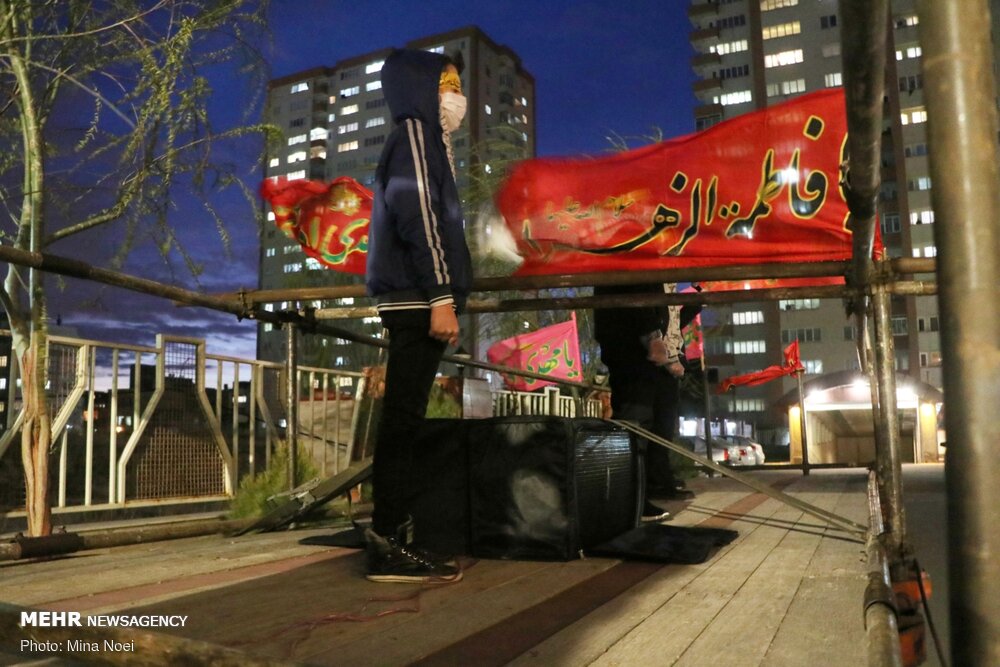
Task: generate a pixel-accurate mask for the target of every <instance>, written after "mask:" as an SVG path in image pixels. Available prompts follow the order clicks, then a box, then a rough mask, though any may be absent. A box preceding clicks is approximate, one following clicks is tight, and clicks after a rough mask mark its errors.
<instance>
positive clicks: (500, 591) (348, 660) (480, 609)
mask: <svg viewBox="0 0 1000 667" xmlns="http://www.w3.org/2000/svg"><path fill="white" fill-rule="evenodd" d="M494 562H495V561H494ZM494 562H490V563H488V564H490V565H492V564H493V563H494ZM618 562H619V561H615V560H611V559H587V560H577V561H570V562H565V563H551V564H549V566H548V567H546V568H544V569H539V570H536V571H535V572H532V573H530V574H527V575H526V576H522V577H519V578H518V579H515V580H513V581H509V582H505V583H503V584H502V585H499V586H494V587H491V588H490V589H486V590H481V591H477V592H476V593H475V594H472V595H465V596H463V597H460V598H456V599H454V600H453V601H451V603H450V604H447V605H441V606H438V607H436V608H434V609H428V610H427V613H421V614H419V615H412V616H407V617H405V618H404V617H399V621H400V623H399V624H397V625H396V626H395V627H392V628H379V629H378V644H377V645H378V663H379V664H380V665H387V666H388V665H406V664H410V663H412V662H413V661H414V660H415V659H418V658H420V657H422V656H427V655H430V654H432V653H434V652H436V651H439V650H441V649H442V648H444V647H447V646H449V645H451V644H453V643H455V642H457V641H459V640H461V639H463V638H465V637H468V636H469V635H473V634H474V633H477V632H479V631H481V630H483V629H485V628H489V627H491V626H495V625H496V624H498V623H509V622H510V620H511V618H512V617H515V616H516V615H517V613H518V612H520V611H522V610H525V609H527V608H530V607H533V606H535V605H538V604H540V603H543V602H545V601H546V600H548V599H551V598H553V597H555V596H557V595H558V594H559V593H561V592H562V591H565V590H566V589H568V588H571V587H573V586H575V585H577V584H580V583H581V582H587V583H589V582H591V581H593V579H594V577H595V576H596V575H600V574H601V573H602V572H604V571H606V570H609V569H610V568H613V567H614V566H615V565H616V564H617V563H618ZM483 563H486V561H481V562H480V565H482V564H483ZM459 586H461V584H459ZM372 648H373V644H372V641H371V637H370V636H364V637H357V638H355V639H354V640H353V641H351V642H349V643H337V644H336V645H334V646H328V647H325V648H324V649H323V650H321V651H315V652H313V651H310V650H308V648H304V650H303V651H302V652H300V653H297V654H296V656H295V657H297V658H300V659H303V660H306V661H308V662H312V663H318V664H332V662H333V661H336V662H338V663H342V664H365V661H366V659H367V660H371V657H372ZM493 648H494V649H495V651H494V652H495V653H499V652H500V651H501V647H499V646H495V647H493ZM494 660H495V658H494ZM490 664H496V663H490Z"/></svg>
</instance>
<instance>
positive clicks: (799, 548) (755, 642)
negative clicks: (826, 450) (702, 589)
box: [677, 485, 863, 667]
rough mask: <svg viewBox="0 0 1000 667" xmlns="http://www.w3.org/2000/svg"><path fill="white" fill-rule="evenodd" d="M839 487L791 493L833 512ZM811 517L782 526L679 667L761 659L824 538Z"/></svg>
mask: <svg viewBox="0 0 1000 667" xmlns="http://www.w3.org/2000/svg"><path fill="white" fill-rule="evenodd" d="M839 486H840V487H842V486H843V485H839ZM837 490H839V489H837V488H832V489H822V490H821V491H820V492H819V493H814V492H811V491H810V492H807V493H796V494H795V495H796V496H797V497H800V498H802V499H804V500H807V502H810V503H812V504H814V505H816V506H817V507H821V508H823V509H831V510H832V509H833V506H834V505H835V504H836V501H837V494H836V493H835V492H836V491H837ZM831 491H833V492H834V493H831ZM796 512H797V510H794V509H792V508H788V509H787V510H785V511H782V512H781V513H780V514H785V515H793V514H795V513H796ZM776 516H777V515H776ZM811 520H812V517H810V516H808V515H803V514H801V513H799V514H798V520H797V521H796V524H795V525H794V526H791V527H789V528H786V529H785V535H784V536H783V537H782V538H781V540H780V541H779V542H778V544H776V545H775V547H774V548H773V549H772V550H771V551H770V552H769V553H768V554H767V557H766V558H765V559H764V560H763V561H762V562H761V564H760V566H759V567H757V568H756V569H755V570H753V571H752V572H751V573H749V576H748V577H747V579H746V581H745V582H744V583H743V585H742V586H740V588H739V590H738V591H736V593H735V594H734V595H733V597H732V598H731V599H730V600H729V601H728V602H727V603H726V605H725V606H724V607H723V608H722V609H721V610H720V611H719V613H718V614H717V615H716V616H715V618H713V619H712V621H711V622H710V623H709V624H708V626H707V627H706V628H705V629H704V631H703V632H702V633H701V634H700V635H699V636H698V637H697V638H695V640H694V641H693V642H692V643H691V646H689V647H688V649H687V650H686V651H685V652H684V653H683V655H682V656H681V658H680V659H679V660H678V661H677V665H692V666H693V665H712V664H725V665H732V666H733V667H738V666H741V665H746V666H747V667H750V666H755V665H759V664H760V663H761V661H762V660H763V657H764V655H765V653H766V652H767V651H768V649H769V647H770V645H771V641H772V638H773V637H774V635H775V633H776V632H777V628H778V626H779V625H780V623H781V621H782V619H783V618H784V617H785V614H786V612H787V611H788V608H789V606H790V605H791V603H792V601H793V599H794V597H795V595H796V592H797V591H798V589H799V587H800V585H801V583H802V580H803V578H804V576H805V571H806V569H807V568H808V566H809V563H810V562H811V560H812V558H813V556H814V554H815V552H816V550H817V549H818V547H819V546H820V544H821V543H822V541H823V533H824V531H825V528H823V529H822V530H816V529H815V528H813V527H812V526H811V524H809V522H810V521H811ZM802 522H805V524H806V529H805V530H801V529H799V525H801V523H802ZM861 546H863V544H862V545H861ZM734 634H736V635H738V636H739V642H738V647H739V650H738V651H735V652H734V650H733V648H734V644H733V640H732V638H733V635H734Z"/></svg>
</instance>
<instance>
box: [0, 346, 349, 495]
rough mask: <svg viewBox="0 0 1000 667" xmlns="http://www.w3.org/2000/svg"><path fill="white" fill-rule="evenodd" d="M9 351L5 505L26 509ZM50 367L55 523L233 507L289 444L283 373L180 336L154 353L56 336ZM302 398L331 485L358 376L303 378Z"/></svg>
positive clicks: (303, 374) (0, 434)
mask: <svg viewBox="0 0 1000 667" xmlns="http://www.w3.org/2000/svg"><path fill="white" fill-rule="evenodd" d="M3 341H9V333H6V334H4V333H0V357H2V358H3V359H4V360H5V362H6V369H5V370H6V371H7V372H6V373H5V377H3V378H0V414H2V419H0V471H2V474H3V480H2V481H3V483H2V484H0V505H2V506H6V507H22V506H23V502H24V495H23V493H24V487H23V477H22V476H21V474H20V464H21V462H20V457H19V456H17V455H16V454H15V452H16V451H17V450H18V449H19V447H18V446H17V445H15V443H16V442H17V441H18V440H19V434H20V427H21V422H22V421H23V400H22V395H21V390H20V386H19V382H18V380H17V375H18V373H17V366H16V363H17V362H16V358H15V357H14V355H12V354H10V345H9V344H8V345H6V347H5V349H6V352H3V351H2V350H3V348H4V346H3V345H2V342H3ZM2 355H6V356H2ZM49 356H50V366H49V381H48V391H49V400H50V401H51V407H52V413H53V426H52V442H53V454H54V458H55V465H54V466H52V479H51V484H52V487H51V488H52V498H53V505H54V509H55V510H56V511H57V512H65V511H75V510H80V509H95V510H96V509H116V508H123V507H125V506H126V505H127V506H130V507H135V506H141V505H148V504H165V503H166V504H169V503H182V502H190V501H194V500H198V501H205V500H213V499H224V498H229V497H231V496H232V495H233V493H234V491H235V489H236V488H238V486H239V481H240V480H241V479H243V478H244V477H246V476H248V475H249V476H252V475H254V474H256V473H258V472H261V471H263V470H264V469H266V468H267V466H268V465H269V464H270V461H271V456H272V454H273V453H274V452H275V451H276V447H277V445H278V443H279V442H282V441H283V440H284V439H285V437H286V426H287V423H286V414H285V413H286V409H285V402H284V400H283V399H282V396H284V388H285V387H286V382H287V373H286V371H285V367H284V365H283V364H280V363H271V362H266V361H249V360H245V359H239V358H235V357H228V356H221V355H209V354H206V352H205V342H204V341H203V340H200V339H192V338H181V337H173V336H158V337H157V343H156V345H155V346H153V347H148V346H139V345H129V344H120V343H105V342H99V341H93V340H83V339H77V338H68V337H63V336H51V337H50V339H49ZM206 379H207V381H206ZM296 386H297V388H298V396H299V403H300V406H301V407H300V420H299V431H300V435H299V443H300V444H299V446H300V448H301V449H302V451H305V452H308V453H309V455H310V457H311V458H312V460H313V461H314V462H315V464H316V467H317V468H318V471H319V473H320V474H322V475H331V474H336V473H337V472H339V471H340V470H342V469H343V468H345V467H346V466H347V465H348V463H349V460H350V456H351V446H352V443H353V433H354V428H355V425H356V421H357V415H358V412H359V405H360V401H359V400H358V399H359V397H360V391H361V390H362V388H363V378H362V374H361V373H357V372H350V371H342V370H331V369H323V368H311V367H300V368H299V369H298V371H297V374H296ZM12 445H15V446H12ZM20 513H22V512H12V513H11V514H12V515H18V514H20Z"/></svg>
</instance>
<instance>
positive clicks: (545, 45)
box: [50, 0, 696, 358]
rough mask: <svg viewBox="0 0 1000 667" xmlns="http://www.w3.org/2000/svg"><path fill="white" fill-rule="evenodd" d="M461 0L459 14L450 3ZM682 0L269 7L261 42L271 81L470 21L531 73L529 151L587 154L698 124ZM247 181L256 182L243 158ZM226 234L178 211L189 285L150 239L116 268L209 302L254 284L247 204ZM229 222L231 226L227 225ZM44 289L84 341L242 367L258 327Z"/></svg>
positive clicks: (335, 0)
mask: <svg viewBox="0 0 1000 667" xmlns="http://www.w3.org/2000/svg"><path fill="white" fill-rule="evenodd" d="M460 4H465V5H466V6H460ZM687 6H688V3H687V2H684V1H683V0H632V1H630V2H627V3H608V2H557V1H552V2H539V1H538V0H534V1H532V0H506V1H505V0H498V1H493V2H489V3H455V2H454V0H451V1H449V2H444V1H442V0H421V1H420V2H413V1H412V0H388V1H386V0H383V1H381V2H362V1H358V0H355V1H354V2H340V1H339V0H311V1H310V0H299V1H297V2H291V1H288V0H275V1H274V2H272V9H271V20H272V30H273V38H272V39H273V42H272V44H270V45H262V48H263V49H264V51H265V53H267V55H268V60H269V62H270V66H271V77H280V76H285V75H288V74H292V73H294V72H298V71H301V70H305V69H309V68H312V67H316V66H328V65H333V64H335V63H336V62H337V61H339V60H342V59H345V58H350V57H353V56H357V55H361V54H363V53H367V52H371V51H375V50H378V49H382V48H385V47H391V46H402V45H404V44H405V43H406V42H407V41H409V40H412V39H416V38H419V37H424V36H427V35H431V34H436V33H443V32H447V31H450V30H454V29H456V28H460V27H464V26H468V25H476V26H478V27H480V28H481V29H482V30H483V31H484V32H485V33H486V34H487V35H489V36H490V38H492V39H493V40H494V41H495V42H497V43H499V44H503V45H506V46H508V47H510V48H511V49H513V50H514V52H515V53H517V54H518V55H519V56H520V58H521V61H522V65H523V66H524V68H525V69H527V70H528V72H530V73H531V74H532V75H533V76H534V78H535V93H536V120H537V149H538V155H539V156H553V155H565V156H574V155H581V154H590V155H597V154H601V153H603V152H606V151H607V150H609V149H610V147H611V143H610V142H609V140H608V137H609V136H610V135H612V134H618V135H620V136H623V137H625V138H626V139H627V141H628V144H629V146H630V147H636V146H640V145H643V144H645V143H648V142H649V139H648V137H650V136H651V135H652V134H653V133H654V132H655V131H656V129H658V130H659V131H662V134H663V136H664V137H674V136H678V135H682V134H686V133H689V132H691V131H693V129H694V119H693V111H692V110H693V107H694V106H695V104H696V101H695V99H694V96H693V95H692V93H691V84H692V82H693V81H694V74H693V72H692V71H691V66H690V59H691V56H692V55H693V51H692V49H691V46H690V43H689V40H688V35H689V30H690V23H689V22H688V19H687V16H686V10H687ZM212 85H213V88H214V90H216V91H217V95H218V105H214V106H215V108H214V109H213V111H219V112H221V113H220V116H219V117H218V119H217V121H216V123H217V124H224V123H226V122H236V120H237V117H238V114H237V113H236V111H237V110H243V109H245V108H246V106H247V104H244V103H241V100H240V98H239V96H238V94H237V93H234V92H233V91H232V90H230V89H229V86H228V85H227V81H226V80H225V79H220V80H213V82H212ZM232 157H233V159H242V160H246V164H247V167H246V173H245V176H246V178H247V180H248V181H249V182H252V183H256V182H257V181H259V178H260V176H259V175H260V169H259V166H258V165H256V164H255V163H254V162H253V157H254V156H253V152H252V151H250V150H248V151H246V153H245V155H243V154H239V153H234V154H233V156H232ZM226 211H231V214H229V215H227V223H228V228H229V232H230V234H231V236H232V238H233V242H232V247H231V249H230V252H229V253H228V254H227V253H226V252H225V249H224V247H223V245H222V244H221V243H220V242H219V240H218V237H217V235H216V234H215V232H214V225H213V224H212V223H211V222H207V221H206V222H202V220H204V216H203V215H201V214H200V213H199V211H198V210H197V209H194V208H193V207H191V206H188V205H186V204H185V203H183V202H178V206H177V211H176V213H175V221H176V226H177V227H178V229H179V230H180V236H181V237H182V240H184V241H185V242H186V243H187V246H188V248H189V250H191V251H192V254H193V255H194V257H195V259H196V260H197V261H199V262H202V263H204V265H205V267H206V270H205V273H204V274H203V275H202V276H201V278H200V280H199V283H197V284H196V283H195V282H194V281H193V280H192V279H191V278H190V277H189V276H188V274H187V273H186V269H185V268H184V266H183V262H182V261H181V259H180V258H179V257H172V258H171V260H170V261H169V262H164V261H163V260H162V259H160V258H159V257H157V256H156V253H155V252H154V251H153V250H152V244H151V242H147V243H146V245H145V246H142V247H140V248H139V249H138V251H137V252H136V253H135V255H134V256H133V258H132V259H131V260H130V261H129V263H128V264H127V265H126V267H125V268H124V270H125V271H126V272H127V273H131V274H134V275H141V276H143V277H146V278H151V279H154V280H159V281H162V282H165V283H169V284H173V285H180V286H184V287H187V288H190V289H202V290H204V291H206V292H210V293H219V292H224V291H230V290H235V289H238V288H239V287H241V286H245V287H249V288H253V287H255V286H256V284H257V253H258V244H257V236H256V227H255V224H254V222H253V221H252V220H250V218H249V216H248V215H247V214H246V212H247V209H246V207H245V205H242V206H239V205H236V204H235V203H233V204H232V205H226ZM230 216H231V217H230ZM102 243H103V241H102V240H101V239H100V238H98V236H97V235H95V236H94V237H92V238H91V239H89V240H87V241H85V242H79V241H74V242H72V243H65V244H62V245H57V246H54V247H53V248H52V249H51V251H52V252H53V253H55V254H60V255H64V256H69V257H74V258H79V259H85V260H88V261H91V262H94V263H97V264H100V263H101V258H102V257H106V256H107V255H108V254H109V252H108V248H107V247H106V246H103V245H102ZM65 284H66V288H65V290H62V291H60V290H53V292H54V294H53V297H52V299H51V301H52V303H51V306H52V307H51V308H50V315H51V317H52V319H53V320H55V319H56V317H57V316H58V317H60V318H61V321H62V323H63V324H64V325H67V326H71V327H75V328H76V329H77V331H78V333H79V334H80V335H82V336H85V337H87V338H94V339H98V340H107V341H115V342H135V343H140V344H152V343H153V342H154V336H155V334H156V333H157V332H161V333H176V334H179V335H186V336H195V337H201V338H206V339H208V352H209V353H210V354H213V353H214V354H225V355H233V356H240V357H245V358H252V357H253V356H254V355H255V347H254V340H255V326H254V324H253V323H251V322H242V323H241V322H238V321H237V320H236V318H234V317H232V316H230V315H224V314H216V313H213V312H211V311H208V310H205V309H200V308H184V309H179V308H176V307H174V306H173V305H171V304H169V303H167V302H164V301H162V300H156V299H150V298H147V297H143V296H141V295H136V294H133V293H130V292H126V291H123V290H120V289H116V288H103V287H96V286H94V285H93V284H86V283H83V282H81V281H75V280H69V281H66V283H65Z"/></svg>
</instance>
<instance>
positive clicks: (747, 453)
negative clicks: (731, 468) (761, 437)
mask: <svg viewBox="0 0 1000 667" xmlns="http://www.w3.org/2000/svg"><path fill="white" fill-rule="evenodd" d="M725 440H726V442H729V443H732V444H734V445H736V447H737V448H738V450H739V451H738V452H736V455H737V459H738V460H739V461H741V463H738V464H733V465H745V466H762V465H764V448H763V447H762V446H761V445H760V443H759V442H754V441H753V440H751V439H750V438H748V437H746V436H745V435H729V436H726V438H725Z"/></svg>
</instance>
